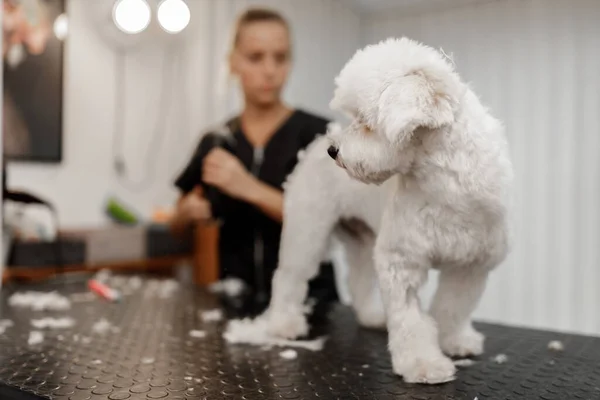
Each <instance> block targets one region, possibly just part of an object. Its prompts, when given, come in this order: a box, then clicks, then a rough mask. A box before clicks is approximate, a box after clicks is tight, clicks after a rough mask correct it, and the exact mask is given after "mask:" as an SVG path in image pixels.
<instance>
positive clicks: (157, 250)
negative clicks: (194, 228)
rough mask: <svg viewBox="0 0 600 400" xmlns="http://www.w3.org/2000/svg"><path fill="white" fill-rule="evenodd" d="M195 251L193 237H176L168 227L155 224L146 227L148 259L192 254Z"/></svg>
mask: <svg viewBox="0 0 600 400" xmlns="http://www.w3.org/2000/svg"><path fill="white" fill-rule="evenodd" d="M193 249H194V245H193V240H192V237H186V238H185V239H180V238H177V237H175V236H174V235H173V234H172V233H171V232H170V230H169V227H168V226H167V225H162V224H153V225H148V226H147V227H146V257H149V258H152V257H166V256H179V255H185V254H191V253H192V251H193Z"/></svg>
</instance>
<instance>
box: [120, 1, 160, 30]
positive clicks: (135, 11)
mask: <svg viewBox="0 0 600 400" xmlns="http://www.w3.org/2000/svg"><path fill="white" fill-rule="evenodd" d="M150 14H151V11H150V6H149V5H148V2H146V0H117V1H116V2H115V6H114V8H113V20H114V21H115V25H117V28H119V29H120V30H121V31H123V32H125V33H129V34H135V33H140V32H142V31H143V30H144V29H146V28H147V27H148V25H150Z"/></svg>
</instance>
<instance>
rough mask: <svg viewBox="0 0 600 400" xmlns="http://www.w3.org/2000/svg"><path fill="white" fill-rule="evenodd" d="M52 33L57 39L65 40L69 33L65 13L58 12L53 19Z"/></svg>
mask: <svg viewBox="0 0 600 400" xmlns="http://www.w3.org/2000/svg"><path fill="white" fill-rule="evenodd" d="M53 30H54V35H55V36H56V37H57V38H58V40H65V38H66V37H67V35H68V33H69V19H68V18H67V15H66V14H60V15H59V16H58V17H56V19H55V20H54V26H53Z"/></svg>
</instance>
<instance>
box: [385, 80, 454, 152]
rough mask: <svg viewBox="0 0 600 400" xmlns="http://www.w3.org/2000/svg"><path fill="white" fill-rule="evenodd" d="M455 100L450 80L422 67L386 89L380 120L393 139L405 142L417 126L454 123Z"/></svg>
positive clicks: (429, 126) (435, 126)
mask: <svg viewBox="0 0 600 400" xmlns="http://www.w3.org/2000/svg"><path fill="white" fill-rule="evenodd" d="M455 104H456V101H455V99H454V93H453V85H452V83H451V82H448V81H444V80H443V79H436V78H435V77H434V76H432V74H429V73H427V72H426V71H423V70H419V71H415V72H412V73H410V74H407V75H405V76H403V77H402V78H400V79H399V80H398V81H396V82H393V83H391V84H390V85H389V86H388V87H387V88H386V89H385V90H384V91H383V93H382V94H381V97H380V98H379V104H378V117H377V123H378V126H379V127H380V129H382V130H383V133H384V134H385V136H386V138H387V139H388V140H389V141H390V142H391V143H393V144H395V145H403V144H404V143H406V141H407V140H409V139H410V137H411V135H412V133H413V132H414V131H415V130H416V129H417V128H427V129H437V128H441V127H443V126H445V125H450V124H452V123H453V122H454V109H455Z"/></svg>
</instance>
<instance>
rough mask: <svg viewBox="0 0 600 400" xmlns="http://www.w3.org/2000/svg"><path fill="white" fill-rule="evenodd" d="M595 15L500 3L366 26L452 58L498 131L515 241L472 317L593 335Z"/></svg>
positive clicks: (545, 4) (531, 0)
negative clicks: (510, 171)
mask: <svg viewBox="0 0 600 400" xmlns="http://www.w3.org/2000/svg"><path fill="white" fill-rule="evenodd" d="M598 21H600V2H598V1H597V0H499V1H494V2H485V3H484V4H479V5H476V6H466V7H460V8H454V9H450V10H446V11H441V12H431V13H426V14H419V15H415V16H407V15H403V16H398V15H396V16H389V13H388V14H387V15H379V16H373V17H371V18H370V19H369V21H368V23H367V24H366V32H367V36H366V37H367V41H368V42H374V41H378V40H380V39H383V38H386V37H389V36H401V35H406V36H409V37H412V38H414V39H417V40H421V41H423V42H425V43H427V44H430V45H432V46H435V47H443V49H444V50H445V51H446V52H447V53H452V54H453V55H454V59H455V61H456V64H457V69H458V71H459V73H461V74H462V76H463V77H464V79H465V80H467V81H470V82H472V86H473V88H474V89H475V91H476V92H477V93H478V94H479V95H480V97H481V98H482V100H483V101H484V102H485V103H486V104H487V105H489V106H490V107H491V109H492V110H493V112H494V113H495V114H496V115H497V116H498V117H499V118H501V119H502V120H503V121H504V122H505V124H506V126H507V132H508V136H509V140H510V143H511V147H512V155H513V157H514V164H515V170H516V171H515V172H516V189H517V192H518V193H517V198H516V216H517V218H516V219H517V221H516V226H515V228H516V238H515V246H514V249H513V252H512V255H511V256H510V259H509V260H508V261H507V262H506V263H505V265H503V266H502V267H501V268H500V269H499V270H497V271H496V272H495V273H494V274H493V276H492V280H491V282H490V285H489V288H488V290H487V292H486V294H485V297H484V300H483V303H482V304H481V306H480V307H479V309H478V311H477V315H478V316H479V317H480V318H483V319H488V320H492V321H500V322H506V323H511V324H522V325H528V326H538V327H545V328H552V329H561V330H572V331H580V332H588V333H600V312H599V311H598V308H597V307H598V304H600V247H598V244H599V243H600V241H599V239H600V213H599V211H598V209H599V206H600V113H599V111H600V42H599V38H600V24H598ZM427 292H428V293H430V292H431V287H429V288H428V290H427Z"/></svg>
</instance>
